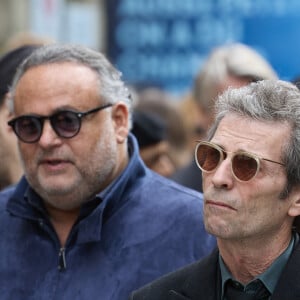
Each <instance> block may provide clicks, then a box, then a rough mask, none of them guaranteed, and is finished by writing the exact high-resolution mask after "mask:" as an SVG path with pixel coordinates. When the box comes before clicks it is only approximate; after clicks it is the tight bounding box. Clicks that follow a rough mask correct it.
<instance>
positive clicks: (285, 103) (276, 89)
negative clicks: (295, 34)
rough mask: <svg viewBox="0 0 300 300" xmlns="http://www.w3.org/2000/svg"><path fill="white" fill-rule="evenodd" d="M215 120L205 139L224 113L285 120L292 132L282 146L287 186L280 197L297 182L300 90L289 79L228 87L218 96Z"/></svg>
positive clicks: (284, 196) (215, 127)
mask: <svg viewBox="0 0 300 300" xmlns="http://www.w3.org/2000/svg"><path fill="white" fill-rule="evenodd" d="M215 110H216V119H215V122H214V124H213V126H212V127H211V128H210V131H209V134H208V138H209V139H211V138H212V137H213V135H214V134H215V132H216V130H217V128H218V126H219V124H220V122H221V120H222V119H223V118H224V116H226V115H227V114H231V113H234V114H238V115H241V116H245V117H246V118H251V119H254V120H259V121H263V122H268V121H274V122H278V123H279V122H286V123H287V124H290V125H291V130H292V132H291V135H290V136H289V137H287V138H286V143H285V144H284V145H282V161H283V163H284V165H285V168H286V174H287V186H286V189H285V191H284V192H283V193H282V195H281V198H286V197H287V195H288V194H289V192H290V190H291V188H292V187H294V186H296V185H299V184H300V91H299V90H298V88H297V87H296V86H295V85H294V84H292V83H289V82H285V81H281V80H262V81H259V82H256V83H251V84H249V85H247V86H244V87H242V88H239V89H228V90H227V91H225V92H224V93H223V94H222V95H220V96H219V97H218V99H217V102H216V105H215Z"/></svg>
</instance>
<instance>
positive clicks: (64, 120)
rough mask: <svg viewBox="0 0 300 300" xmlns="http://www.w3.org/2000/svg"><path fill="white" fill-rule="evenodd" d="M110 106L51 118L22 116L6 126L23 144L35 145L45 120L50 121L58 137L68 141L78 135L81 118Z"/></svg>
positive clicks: (66, 112)
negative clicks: (10, 128)
mask: <svg viewBox="0 0 300 300" xmlns="http://www.w3.org/2000/svg"><path fill="white" fill-rule="evenodd" d="M110 106H112V104H105V105H101V106H99V107H96V108H94V109H91V110H88V111H86V112H75V111H71V110H61V111H58V112H56V113H54V114H52V115H51V116H38V115H23V116H20V117H17V118H15V119H12V120H10V121H9V122H8V123H7V124H8V125H9V126H11V127H12V128H13V130H14V132H15V134H16V135H17V137H18V138H19V139H20V140H21V141H22V142H24V143H36V142H37V141H38V140H39V139H40V137H41V135H42V133H43V126H44V121H45V120H49V121H50V124H51V127H52V128H53V130H54V131H55V133H56V134H57V135H58V136H60V137H62V138H66V139H70V138H72V137H74V136H75V135H77V134H78V133H79V131H80V128H81V121H82V120H81V119H82V118H83V117H86V116H87V115H90V114H93V113H95V112H97V111H100V110H102V109H105V108H107V107H110Z"/></svg>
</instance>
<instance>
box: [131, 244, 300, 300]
mask: <svg viewBox="0 0 300 300" xmlns="http://www.w3.org/2000/svg"><path fill="white" fill-rule="evenodd" d="M218 256H219V252H218V250H217V249H216V250H214V251H213V252H212V253H211V254H210V255H209V256H207V257H206V258H204V259H202V260H200V261H198V262H195V263H193V264H191V265H188V266H187V267H184V268H181V269H179V270H178V271H175V272H172V273H170V274H168V275H166V276H164V277H161V278H160V279H158V280H156V281H154V282H152V283H150V284H148V285H146V286H145V287H143V288H141V289H139V290H138V291H135V292H134V293H132V295H131V298H130V299H131V300H221V272H220V268H219V263H218ZM271 299H272V300H296V299H300V244H299V243H298V244H297V245H296V246H295V248H294V250H293V253H292V255H291V257H290V258H289V261H288V263H287V265H286V266H285V268H284V270H283V272H282V274H281V276H280V278H279V281H278V283H277V285H276V288H275V291H274V293H273V295H272V297H271Z"/></svg>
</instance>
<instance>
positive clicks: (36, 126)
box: [14, 116, 41, 143]
mask: <svg viewBox="0 0 300 300" xmlns="http://www.w3.org/2000/svg"><path fill="white" fill-rule="evenodd" d="M14 131H15V133H16V134H17V136H18V137H19V138H20V139H21V140H22V141H24V142H27V143H33V142H35V141H37V140H38V139H39V137H40V134H41V122H40V121H39V119H38V118H36V117H29V116H28V117H20V118H19V119H16V121H15V123H14Z"/></svg>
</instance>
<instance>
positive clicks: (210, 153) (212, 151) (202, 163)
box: [196, 144, 221, 172]
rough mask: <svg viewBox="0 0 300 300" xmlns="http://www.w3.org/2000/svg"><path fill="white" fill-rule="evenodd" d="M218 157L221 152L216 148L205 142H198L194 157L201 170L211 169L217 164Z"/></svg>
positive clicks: (207, 170)
mask: <svg viewBox="0 0 300 300" xmlns="http://www.w3.org/2000/svg"><path fill="white" fill-rule="evenodd" d="M220 158H221V153H220V151H219V150H218V149H216V148H214V147H212V146H209V145H206V144H199V146H198V148H197V152H196V159H197V162H198V165H199V167H200V168H201V169H202V170H203V171H206V172H210V171H213V170H214V169H215V168H216V167H217V166H218V164H219V162H220Z"/></svg>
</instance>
